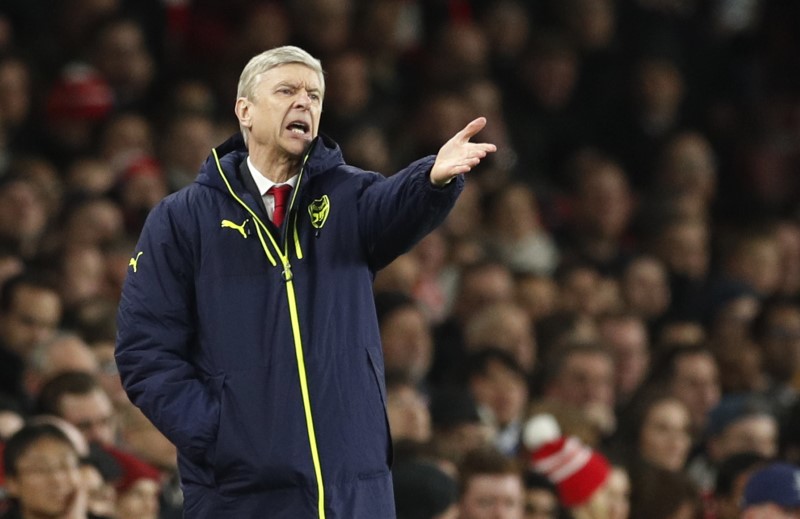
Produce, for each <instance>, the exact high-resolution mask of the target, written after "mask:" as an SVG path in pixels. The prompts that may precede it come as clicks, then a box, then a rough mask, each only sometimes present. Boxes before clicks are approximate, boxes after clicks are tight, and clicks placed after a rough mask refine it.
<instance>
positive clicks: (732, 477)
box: [709, 452, 769, 519]
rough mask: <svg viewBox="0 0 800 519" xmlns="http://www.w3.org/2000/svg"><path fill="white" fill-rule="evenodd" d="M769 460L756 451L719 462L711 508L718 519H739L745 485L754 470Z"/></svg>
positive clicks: (742, 453)
mask: <svg viewBox="0 0 800 519" xmlns="http://www.w3.org/2000/svg"><path fill="white" fill-rule="evenodd" d="M768 462H769V460H768V459H767V458H765V457H763V456H761V455H760V454H756V453H754V452H740V453H738V454H733V455H731V456H728V457H727V458H725V459H724V460H722V462H721V463H720V464H719V470H717V479H716V481H715V483H714V492H713V497H712V504H711V505H710V507H709V508H710V509H711V510H713V513H714V517H715V518H716V519H739V518H740V517H741V515H740V512H741V505H742V500H743V499H744V487H745V484H746V483H747V480H748V479H750V476H751V475H752V474H753V472H755V471H757V470H758V469H759V468H761V467H763V466H765V465H767V463H768Z"/></svg>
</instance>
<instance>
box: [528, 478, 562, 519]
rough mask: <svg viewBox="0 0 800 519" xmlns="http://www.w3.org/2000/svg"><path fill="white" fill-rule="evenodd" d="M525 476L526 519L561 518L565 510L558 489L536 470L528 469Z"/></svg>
mask: <svg viewBox="0 0 800 519" xmlns="http://www.w3.org/2000/svg"><path fill="white" fill-rule="evenodd" d="M524 478H525V516H524V517H525V519H559V518H561V517H564V510H563V509H562V507H561V503H560V502H559V499H558V489H557V488H556V486H555V485H554V484H553V483H552V482H551V481H550V480H549V479H547V477H545V476H544V475H543V474H540V473H538V472H536V471H534V470H527V471H525V474H524Z"/></svg>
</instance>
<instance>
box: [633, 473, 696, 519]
mask: <svg viewBox="0 0 800 519" xmlns="http://www.w3.org/2000/svg"><path fill="white" fill-rule="evenodd" d="M631 481H632V482H633V485H632V487H631V488H632V491H631V517H647V518H648V519H651V518H652V519H690V518H696V517H700V514H701V513H702V501H701V499H700V493H699V492H698V490H697V488H696V487H695V486H694V485H693V484H692V482H691V480H690V479H689V478H688V477H687V476H686V475H685V474H684V473H683V472H675V471H671V470H667V469H664V468H661V467H654V466H652V465H641V466H640V467H639V468H638V470H636V471H634V472H632V473H631Z"/></svg>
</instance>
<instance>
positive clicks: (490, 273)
mask: <svg viewBox="0 0 800 519" xmlns="http://www.w3.org/2000/svg"><path fill="white" fill-rule="evenodd" d="M513 297H514V280H513V278H512V277H511V273H510V272H509V271H508V270H507V269H506V268H505V267H502V266H499V265H490V266H487V267H486V268H483V269H480V271H475V272H472V273H470V275H469V276H468V277H467V278H466V279H464V280H463V285H462V286H461V290H460V294H459V297H458V298H457V301H458V303H457V304H458V308H456V313H457V315H458V317H459V318H460V319H461V320H462V321H466V320H467V319H468V317H469V316H471V315H472V314H474V313H475V312H476V311H477V310H479V309H481V308H483V307H486V306H489V305H490V304H492V303H499V302H504V301H511V300H512V299H513Z"/></svg>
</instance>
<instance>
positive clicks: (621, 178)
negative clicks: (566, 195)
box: [580, 164, 632, 238]
mask: <svg viewBox="0 0 800 519" xmlns="http://www.w3.org/2000/svg"><path fill="white" fill-rule="evenodd" d="M631 204H632V202H631V195H630V191H629V188H628V183H627V181H626V180H625V173H624V172H623V171H622V170H621V169H620V168H619V167H618V166H616V165H614V164H602V165H599V166H597V169H596V171H594V172H593V173H592V174H590V175H587V176H586V177H585V178H584V180H583V185H582V186H581V195H580V206H581V213H582V215H583V219H584V221H583V224H584V225H585V226H587V227H588V228H589V230H590V231H591V232H595V233H598V234H600V235H601V236H607V237H610V238H616V237H617V236H619V235H620V234H621V233H622V232H624V231H625V229H626V228H627V227H628V221H629V219H630V214H631V207H632V205H631Z"/></svg>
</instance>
